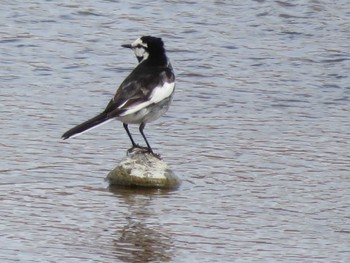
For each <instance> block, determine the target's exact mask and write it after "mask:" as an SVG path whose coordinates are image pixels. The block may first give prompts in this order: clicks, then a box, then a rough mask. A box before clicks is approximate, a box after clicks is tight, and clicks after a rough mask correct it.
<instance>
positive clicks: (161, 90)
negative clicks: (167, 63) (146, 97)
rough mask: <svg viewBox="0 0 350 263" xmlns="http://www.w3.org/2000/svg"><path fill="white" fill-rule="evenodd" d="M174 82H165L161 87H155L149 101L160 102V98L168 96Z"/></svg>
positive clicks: (172, 89) (173, 86)
mask: <svg viewBox="0 0 350 263" xmlns="http://www.w3.org/2000/svg"><path fill="white" fill-rule="evenodd" d="M174 88H175V82H172V83H167V82H165V83H164V85H163V86H161V87H159V86H158V87H155V89H154V90H153V91H152V94H151V97H150V101H151V102H153V103H158V102H161V101H162V100H164V99H166V98H168V97H169V96H170V95H171V94H172V93H173V91H174Z"/></svg>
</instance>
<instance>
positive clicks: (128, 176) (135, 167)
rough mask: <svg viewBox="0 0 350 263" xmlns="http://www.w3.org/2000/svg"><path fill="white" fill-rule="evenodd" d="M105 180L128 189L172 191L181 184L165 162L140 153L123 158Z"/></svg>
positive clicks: (136, 152)
mask: <svg viewBox="0 0 350 263" xmlns="http://www.w3.org/2000/svg"><path fill="white" fill-rule="evenodd" d="M106 179H107V180H108V181H109V183H110V185H115V186H130V187H149V188H167V189H174V188H177V187H179V186H180V184H181V181H180V179H179V178H178V177H177V176H176V175H175V174H174V172H173V171H171V170H170V169H169V167H168V165H167V163H166V162H165V161H163V160H161V159H159V158H157V157H156V156H154V155H153V154H150V153H145V152H142V151H135V152H133V153H132V154H130V155H129V156H127V157H126V158H124V159H123V160H122V161H121V162H120V163H119V164H118V165H117V167H115V168H114V169H113V170H112V171H111V172H109V174H108V175H107V178H106Z"/></svg>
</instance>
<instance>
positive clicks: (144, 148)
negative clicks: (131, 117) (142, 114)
mask: <svg viewBox="0 0 350 263" xmlns="http://www.w3.org/2000/svg"><path fill="white" fill-rule="evenodd" d="M123 126H124V129H125V130H126V133H127V134H128V136H129V138H130V141H131V143H132V147H131V148H130V149H129V150H128V151H127V153H132V152H133V150H134V149H141V150H142V151H148V148H147V147H142V146H140V145H138V144H136V143H135V141H134V139H133V138H132V136H131V132H130V131H129V128H128V124H126V123H123Z"/></svg>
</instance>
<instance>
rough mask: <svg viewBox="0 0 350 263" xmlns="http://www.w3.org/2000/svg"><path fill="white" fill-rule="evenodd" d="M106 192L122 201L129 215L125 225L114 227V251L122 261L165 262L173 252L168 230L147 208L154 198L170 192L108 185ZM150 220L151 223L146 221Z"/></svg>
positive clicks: (153, 212)
mask: <svg viewBox="0 0 350 263" xmlns="http://www.w3.org/2000/svg"><path fill="white" fill-rule="evenodd" d="M109 191H110V192H112V193H114V194H115V195H116V196H117V197H118V198H121V199H123V200H124V201H125V204H126V205H127V207H128V211H129V215H128V216H127V224H126V225H125V226H124V227H122V229H120V230H117V233H116V237H115V239H114V247H115V253H116V256H117V258H118V259H119V260H121V261H122V262H136V263H137V262H169V261H171V258H172V255H173V246H172V243H173V242H172V238H171V235H170V233H168V232H167V230H165V229H164V228H162V226H161V224H160V223H159V222H157V221H156V220H153V219H155V218H157V215H156V214H155V211H154V210H153V209H152V208H151V203H152V200H153V199H154V198H156V197H157V196H159V195H167V194H170V193H169V191H165V190H159V189H152V190H151V189H128V188H120V187H118V188H115V187H110V188H109ZM149 219H152V220H151V221H152V222H151V223H150V220H149Z"/></svg>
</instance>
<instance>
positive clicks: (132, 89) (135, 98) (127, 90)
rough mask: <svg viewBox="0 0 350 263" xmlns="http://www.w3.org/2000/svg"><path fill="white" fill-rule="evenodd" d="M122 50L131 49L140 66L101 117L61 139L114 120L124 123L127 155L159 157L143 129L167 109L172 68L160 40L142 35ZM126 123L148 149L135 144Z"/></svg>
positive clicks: (169, 99) (68, 132)
mask: <svg viewBox="0 0 350 263" xmlns="http://www.w3.org/2000/svg"><path fill="white" fill-rule="evenodd" d="M122 47H124V48H129V49H131V50H133V51H134V54H135V56H136V58H137V60H138V62H139V64H138V65H137V66H136V67H135V69H134V70H133V71H132V72H131V73H130V74H129V76H127V77H126V78H125V80H124V81H123V82H122V83H121V84H120V86H119V88H118V89H117V91H116V93H115V94H114V96H113V97H112V98H111V100H110V101H109V103H108V104H107V106H106V108H105V109H104V110H103V111H102V112H101V113H100V114H98V115H97V116H95V117H93V118H91V119H89V120H87V121H85V122H83V123H81V124H79V125H77V126H75V127H74V128H72V129H70V130H68V131H67V132H65V133H64V134H63V135H62V138H63V139H64V140H65V139H68V138H73V137H76V136H78V135H80V134H83V133H85V132H87V131H89V130H91V129H93V128H96V127H98V126H100V125H102V124H105V123H107V122H109V121H111V120H113V119H117V120H119V121H121V122H122V123H123V127H124V129H125V131H126V133H127V135H128V137H129V139H130V141H131V144H132V147H131V148H130V149H129V150H128V153H130V152H132V151H133V150H134V149H136V148H138V149H141V150H142V151H144V152H148V153H150V154H153V155H155V156H158V155H157V154H155V153H154V152H153V150H152V148H151V146H150V144H149V142H148V140H147V138H146V136H145V134H144V128H145V126H146V124H147V123H149V122H152V121H155V120H157V119H158V118H160V117H161V116H163V115H164V114H165V113H166V112H167V111H168V109H169V106H170V104H171V102H172V99H173V95H174V91H175V74H174V71H173V67H172V65H171V63H170V60H169V59H168V57H167V55H166V51H165V48H164V42H163V40H162V39H161V38H158V37H153V36H141V37H139V38H137V39H136V40H135V41H134V42H133V43H131V44H126V45H122ZM129 124H138V125H139V131H140V133H141V135H142V137H143V139H144V141H145V143H146V145H147V147H142V146H140V145H138V144H136V143H135V141H134V139H133V137H132V135H131V133H130V131H129V128H128V125H129ZM158 157H159V156H158Z"/></svg>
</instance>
